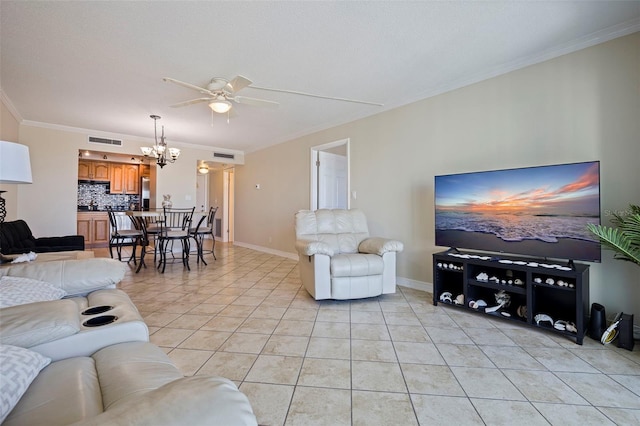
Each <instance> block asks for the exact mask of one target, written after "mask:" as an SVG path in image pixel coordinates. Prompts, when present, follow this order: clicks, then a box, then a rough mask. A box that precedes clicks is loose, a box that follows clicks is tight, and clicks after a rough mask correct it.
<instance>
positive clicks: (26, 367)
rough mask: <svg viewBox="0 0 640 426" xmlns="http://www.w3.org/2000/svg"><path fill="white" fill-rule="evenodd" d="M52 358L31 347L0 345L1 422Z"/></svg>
mask: <svg viewBox="0 0 640 426" xmlns="http://www.w3.org/2000/svg"><path fill="white" fill-rule="evenodd" d="M49 362H51V360H50V359H49V358H46V357H44V356H42V355H40V354H39V353H37V352H34V351H30V350H29V349H24V348H20V347H17V346H11V345H0V377H1V378H2V380H0V423H2V422H3V421H4V419H6V418H7V416H8V415H9V413H10V412H11V410H13V408H14V407H15V406H16V404H18V401H20V398H22V395H24V393H25V392H26V391H27V389H28V388H29V385H30V384H31V382H33V379H35V378H36V377H37V376H38V373H40V370H42V369H43V368H44V367H46V366H47V365H48V364H49Z"/></svg>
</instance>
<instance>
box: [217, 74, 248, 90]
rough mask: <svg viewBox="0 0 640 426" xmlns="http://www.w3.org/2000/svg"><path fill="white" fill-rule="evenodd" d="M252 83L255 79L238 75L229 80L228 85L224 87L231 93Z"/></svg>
mask: <svg viewBox="0 0 640 426" xmlns="http://www.w3.org/2000/svg"><path fill="white" fill-rule="evenodd" d="M251 83H253V81H251V80H249V79H248V78H246V77H243V76H241V75H237V76H235V77H234V78H232V79H231V80H230V81H228V82H227V85H226V86H225V87H224V88H225V89H226V90H228V91H229V92H231V93H236V92H239V91H240V90H242V89H244V88H245V87H247V86H250V85H251Z"/></svg>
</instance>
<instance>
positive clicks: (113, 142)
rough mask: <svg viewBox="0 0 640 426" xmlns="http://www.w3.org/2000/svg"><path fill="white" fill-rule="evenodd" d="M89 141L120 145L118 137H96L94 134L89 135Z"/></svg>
mask: <svg viewBox="0 0 640 426" xmlns="http://www.w3.org/2000/svg"><path fill="white" fill-rule="evenodd" d="M89 143H99V144H102V145H114V146H122V141H121V140H118V139H107V138H97V137H95V136H89Z"/></svg>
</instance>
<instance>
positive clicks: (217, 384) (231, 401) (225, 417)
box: [73, 376, 258, 426]
mask: <svg viewBox="0 0 640 426" xmlns="http://www.w3.org/2000/svg"><path fill="white" fill-rule="evenodd" d="M105 424H109V425H143V424H145V425H160V424H166V425H169V424H171V425H174V424H175V425H178V424H181V425H182V424H183V425H229V426H233V425H257V424H258V423H257V420H256V417H255V415H254V414H253V410H252V409H251V404H250V403H249V400H248V399H247V397H246V396H245V395H244V394H243V393H242V392H240V391H239V390H238V388H237V387H236V386H235V385H234V384H233V382H231V381H229V380H227V379H224V378H221V377H212V376H192V377H184V378H181V379H178V380H174V381H173V382H170V383H167V384H166V385H164V386H161V387H159V388H157V389H154V390H152V391H149V392H146V393H145V394H143V395H140V396H137V397H131V398H128V399H127V400H126V401H124V402H123V403H121V404H118V405H117V406H115V407H111V408H108V409H107V410H106V411H105V412H103V413H102V414H99V415H97V416H95V417H93V418H90V419H86V420H84V421H81V422H78V423H74V424H73V425H74V426H100V425H105Z"/></svg>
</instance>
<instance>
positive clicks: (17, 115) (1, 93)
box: [0, 89, 23, 123]
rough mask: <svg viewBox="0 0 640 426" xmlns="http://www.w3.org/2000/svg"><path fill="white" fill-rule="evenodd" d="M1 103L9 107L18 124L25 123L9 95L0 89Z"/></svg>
mask: <svg viewBox="0 0 640 426" xmlns="http://www.w3.org/2000/svg"><path fill="white" fill-rule="evenodd" d="M0 101H2V103H3V104H4V106H6V107H7V109H8V110H9V112H10V113H11V115H13V118H15V119H16V121H17V122H18V123H21V122H22V121H23V118H22V116H21V115H20V113H19V112H18V110H17V109H16V107H15V106H14V105H13V102H11V99H9V97H8V96H7V94H6V93H4V90H2V89H0Z"/></svg>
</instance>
